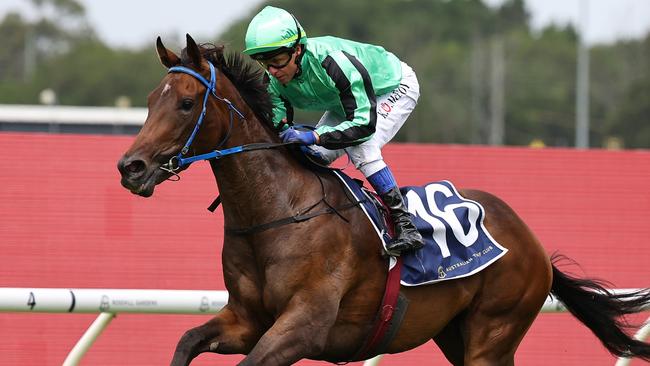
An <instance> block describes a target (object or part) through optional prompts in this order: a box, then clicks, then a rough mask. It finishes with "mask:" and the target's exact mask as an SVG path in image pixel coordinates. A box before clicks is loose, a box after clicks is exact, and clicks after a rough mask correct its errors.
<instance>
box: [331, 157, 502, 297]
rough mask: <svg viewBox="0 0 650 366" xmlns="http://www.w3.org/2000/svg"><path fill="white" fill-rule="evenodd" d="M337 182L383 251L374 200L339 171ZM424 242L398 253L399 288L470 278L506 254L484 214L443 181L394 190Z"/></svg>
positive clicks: (384, 240)
mask: <svg viewBox="0 0 650 366" xmlns="http://www.w3.org/2000/svg"><path fill="white" fill-rule="evenodd" d="M334 174H335V175H336V176H338V177H339V179H341V181H342V182H343V183H344V184H345V186H346V187H347V188H348V189H349V190H350V192H351V193H352V194H353V195H354V196H355V197H356V199H357V200H359V201H362V209H363V211H364V212H365V213H366V215H367V216H368V218H369V219H370V221H371V222H372V224H373V226H374V228H375V231H376V232H377V235H378V236H379V237H380V238H381V240H382V243H383V245H384V247H385V246H386V243H387V242H389V241H390V240H391V237H390V235H389V234H388V232H389V230H387V228H386V221H385V220H384V217H383V216H382V211H385V210H380V209H379V208H378V207H377V205H376V204H374V203H375V202H378V201H377V199H376V198H374V196H373V195H372V194H371V193H370V192H368V191H367V190H366V189H365V188H363V187H362V186H361V185H360V184H359V183H358V182H357V181H356V180H353V179H352V178H350V177H348V176H347V175H346V174H345V173H343V172H342V171H340V170H334ZM400 191H401V192H402V195H403V196H404V199H405V200H406V205H407V207H408V210H409V212H411V214H413V216H414V223H415V226H416V227H417V229H418V231H419V232H420V234H422V237H423V238H424V242H425V245H424V247H423V248H422V249H420V250H418V251H415V252H412V253H406V254H403V255H402V260H403V264H402V273H401V284H402V285H404V286H418V285H425V284H431V283H435V282H439V281H446V280H451V279H454V278H460V277H466V276H471V275H473V274H475V273H477V272H479V271H481V270H482V269H484V268H486V267H487V266H489V265H490V264H492V263H494V262H495V261H496V260H497V259H499V258H501V257H502V256H503V255H505V254H506V253H507V251H508V250H507V249H506V248H504V247H502V246H501V245H500V244H499V243H497V241H496V240H494V238H492V236H491V235H490V233H488V231H487V229H486V228H485V226H484V225H483V219H484V217H485V210H484V209H483V207H482V206H481V205H480V204H479V203H478V202H475V201H472V200H468V199H466V198H464V197H462V196H461V195H460V194H459V193H458V191H457V190H456V188H455V187H454V185H453V184H452V183H451V182H449V181H439V182H432V183H429V184H427V185H425V186H423V187H402V188H400Z"/></svg>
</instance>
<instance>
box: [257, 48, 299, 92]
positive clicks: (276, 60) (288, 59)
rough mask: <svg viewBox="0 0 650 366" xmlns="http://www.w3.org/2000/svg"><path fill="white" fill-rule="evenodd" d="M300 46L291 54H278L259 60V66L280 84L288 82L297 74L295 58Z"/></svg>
mask: <svg viewBox="0 0 650 366" xmlns="http://www.w3.org/2000/svg"><path fill="white" fill-rule="evenodd" d="M301 48H302V46H301V45H300V46H298V47H296V50H295V51H293V52H287V53H280V54H278V55H275V56H274V57H271V58H270V59H266V60H259V63H260V65H262V67H264V68H265V69H267V70H268V71H269V74H271V75H273V77H275V78H276V79H278V81H279V82H281V83H282V84H287V83H288V82H290V81H291V80H292V79H293V77H294V76H296V73H297V72H298V64H297V63H296V57H298V55H300V50H301Z"/></svg>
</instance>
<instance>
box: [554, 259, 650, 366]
mask: <svg viewBox="0 0 650 366" xmlns="http://www.w3.org/2000/svg"><path fill="white" fill-rule="evenodd" d="M563 259H566V257H564V256H562V255H558V254H553V255H552V256H551V263H552V264H553V286H552V287H551V294H552V295H553V296H555V297H557V298H558V299H559V300H560V301H562V303H564V305H565V306H566V308H567V309H568V310H569V311H570V312H571V314H573V315H574V316H575V317H576V318H578V320H580V321H581V322H582V323H583V324H584V325H586V326H587V327H588V328H589V329H591V331H592V332H593V333H594V334H595V335H596V337H598V339H600V341H601V342H602V343H603V345H604V346H605V347H606V348H607V350H608V351H609V352H611V353H612V354H614V355H616V356H619V357H639V358H642V359H644V360H646V361H650V344H648V343H644V342H642V341H639V340H636V339H634V338H632V337H631V336H629V335H628V331H630V330H631V329H630V328H631V326H630V325H629V324H628V323H627V322H626V321H625V318H624V315H627V314H632V313H637V312H640V311H643V310H644V309H645V310H647V309H648V308H649V306H650V289H644V290H639V291H635V292H626V293H613V292H612V291H608V290H606V289H605V288H604V286H603V285H604V284H605V283H604V282H602V281H599V280H594V279H582V278H576V277H571V276H569V275H566V274H564V273H562V272H561V271H560V270H559V269H557V268H556V267H555V265H556V264H557V262H558V261H561V260H563Z"/></svg>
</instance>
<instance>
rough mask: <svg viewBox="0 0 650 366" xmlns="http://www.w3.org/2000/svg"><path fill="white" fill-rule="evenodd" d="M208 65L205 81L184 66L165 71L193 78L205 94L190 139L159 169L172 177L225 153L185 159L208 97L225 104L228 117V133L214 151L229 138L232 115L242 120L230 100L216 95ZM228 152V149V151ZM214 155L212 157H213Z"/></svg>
mask: <svg viewBox="0 0 650 366" xmlns="http://www.w3.org/2000/svg"><path fill="white" fill-rule="evenodd" d="M208 65H209V66H210V80H208V79H206V78H204V77H203V75H201V74H199V73H198V72H196V71H194V70H192V69H190V68H188V67H185V66H173V67H170V68H169V70H168V71H167V72H168V73H183V74H188V75H191V76H193V77H194V78H195V79H196V80H198V81H199V82H200V83H201V84H203V86H205V94H204V95H203V106H202V109H201V114H200V115H199V118H198V119H197V121H196V124H195V125H194V129H193V130H192V133H191V134H190V137H189V138H188V139H187V142H185V145H184V146H183V148H182V149H181V151H180V152H179V153H178V155H176V156H173V157H172V158H171V159H169V162H168V163H166V164H163V165H162V166H161V169H163V170H165V171H167V172H169V173H172V174H174V175H177V174H176V173H177V172H178V171H179V170H180V169H181V168H182V167H183V166H185V165H188V164H191V163H192V162H194V161H197V160H206V159H211V158H215V157H221V156H223V155H227V154H223V152H225V151H219V150H215V151H213V152H211V153H207V154H202V155H199V156H191V157H186V155H187V153H188V152H189V150H190V145H192V142H193V141H194V139H195V138H196V134H197V133H198V132H199V129H200V128H201V125H202V124H203V119H204V118H205V114H206V108H207V105H208V97H209V96H210V95H212V96H213V97H215V98H216V99H217V100H219V101H221V102H223V103H226V105H227V106H228V112H229V115H230V123H229V125H230V126H229V128H228V132H227V133H226V135H225V136H224V138H223V139H222V141H221V142H220V143H219V144H218V145H217V147H216V149H218V148H219V147H221V146H222V145H223V144H224V143H225V142H226V141H227V140H228V138H229V137H230V131H231V130H232V127H233V120H234V116H233V115H234V114H237V115H238V116H239V118H240V119H242V120H244V119H245V117H244V114H243V113H242V112H241V111H239V110H238V109H237V108H236V107H235V106H234V105H233V104H232V102H231V101H230V100H228V99H227V98H223V97H221V96H219V95H217V69H216V68H215V67H214V65H212V63H211V62H208ZM228 150H230V149H228ZM213 155H214V156H213Z"/></svg>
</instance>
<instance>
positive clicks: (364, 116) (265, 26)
mask: <svg viewBox="0 0 650 366" xmlns="http://www.w3.org/2000/svg"><path fill="white" fill-rule="evenodd" d="M244 54H247V55H250V56H251V57H252V58H253V59H254V60H257V62H259V64H260V65H261V66H262V67H263V68H264V69H265V70H266V77H267V78H268V91H269V94H270V96H271V100H272V102H273V106H274V108H273V114H274V117H273V123H274V125H275V127H276V128H277V129H278V130H279V131H281V132H280V137H281V138H282V140H283V141H284V142H296V143H299V144H300V145H301V148H302V149H303V151H305V152H306V153H308V154H310V155H311V156H313V157H315V158H316V159H317V160H319V161H320V162H322V163H324V164H329V163H331V162H333V161H334V160H336V159H337V158H338V157H339V156H341V155H343V153H347V154H348V156H349V157H350V160H351V161H352V162H353V163H354V165H355V166H356V167H357V169H359V170H360V171H361V172H362V173H363V175H364V176H365V177H366V178H367V179H368V181H369V182H370V184H371V185H372V187H373V188H374V189H375V191H377V193H378V194H379V196H380V197H381V199H382V200H383V201H384V203H385V204H386V205H387V206H388V207H389V209H390V214H391V218H392V219H393V222H394V224H395V232H396V237H395V240H393V241H392V242H391V243H389V244H387V248H386V250H387V252H388V253H389V254H391V255H399V254H401V253H403V252H407V251H412V250H415V249H419V248H421V247H422V246H424V244H423V241H422V236H421V235H420V233H419V232H418V231H417V230H416V228H415V225H414V224H413V221H412V218H411V215H410V213H409V212H408V210H407V209H406V206H405V205H404V199H403V197H402V195H401V193H400V191H399V188H398V186H397V183H396V182H395V178H394V177H393V174H392V172H391V170H390V168H388V166H387V165H386V163H385V162H384V159H383V157H382V155H381V148H382V147H383V146H384V145H385V144H386V143H388V141H390V140H391V139H392V138H393V137H394V136H395V134H396V133H397V131H398V130H399V128H400V127H402V125H403V124H404V122H405V121H406V119H407V118H408V116H409V115H410V114H411V112H412V111H413V108H415V105H416V104H417V100H418V97H419V96H420V91H419V84H418V81H417V79H416V77H415V73H414V72H413V70H412V69H411V68H410V67H409V66H408V65H407V64H405V63H404V62H401V61H400V60H399V59H398V58H397V57H396V56H395V55H393V54H392V53H390V52H388V51H386V50H385V49H384V48H382V47H379V46H374V45H369V44H363V43H358V42H353V41H349V40H345V39H341V38H336V37H329V36H328V37H317V38H310V39H309V40H308V39H307V34H306V33H305V31H304V29H303V28H302V26H301V25H300V23H298V20H297V19H296V18H295V17H294V16H293V15H292V14H290V13H289V12H287V11H286V10H283V9H279V8H275V7H271V6H267V7H265V8H264V9H262V11H260V12H259V13H258V14H257V15H256V16H255V17H254V18H253V20H252V21H251V23H250V25H249V26H248V30H247V32H246V49H245V50H244ZM294 106H295V107H297V108H301V109H309V110H319V111H324V112H325V113H324V114H323V116H322V117H321V119H320V121H319V122H318V123H317V124H316V129H315V130H314V131H303V130H298V129H295V128H294V127H292V119H293V107H294Z"/></svg>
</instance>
